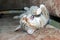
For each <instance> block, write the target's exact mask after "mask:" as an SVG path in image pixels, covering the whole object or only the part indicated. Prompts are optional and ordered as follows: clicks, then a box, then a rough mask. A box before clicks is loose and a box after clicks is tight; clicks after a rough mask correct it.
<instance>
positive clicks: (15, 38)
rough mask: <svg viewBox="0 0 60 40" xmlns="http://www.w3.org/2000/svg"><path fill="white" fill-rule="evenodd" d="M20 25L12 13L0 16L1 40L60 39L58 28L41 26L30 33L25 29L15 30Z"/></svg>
mask: <svg viewBox="0 0 60 40" xmlns="http://www.w3.org/2000/svg"><path fill="white" fill-rule="evenodd" d="M18 25H19V20H16V19H13V16H12V15H10V16H8V15H6V16H4V17H3V18H0V40H60V30H59V29H57V28H40V30H37V31H36V32H34V33H33V34H32V35H29V34H27V33H26V32H23V31H18V32H14V29H15V28H16V27H17V26H18ZM49 27H51V26H49Z"/></svg>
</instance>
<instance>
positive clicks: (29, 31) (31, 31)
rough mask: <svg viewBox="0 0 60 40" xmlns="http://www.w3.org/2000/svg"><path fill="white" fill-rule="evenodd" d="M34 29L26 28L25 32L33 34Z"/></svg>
mask: <svg viewBox="0 0 60 40" xmlns="http://www.w3.org/2000/svg"><path fill="white" fill-rule="evenodd" d="M34 31H35V30H34V29H28V30H27V33H28V34H33V33H34Z"/></svg>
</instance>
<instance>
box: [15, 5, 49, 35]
mask: <svg viewBox="0 0 60 40" xmlns="http://www.w3.org/2000/svg"><path fill="white" fill-rule="evenodd" d="M21 16H22V17H20V25H19V26H18V27H17V28H16V29H15V31H16V30H18V29H23V30H25V31H26V32H27V33H28V34H33V33H34V32H35V31H36V30H37V29H39V28H40V27H44V26H45V25H46V24H47V23H48V22H49V12H48V10H47V8H46V6H45V5H43V4H41V5H40V7H36V6H35V8H34V6H32V7H30V9H27V12H26V13H25V14H23V15H21Z"/></svg>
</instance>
